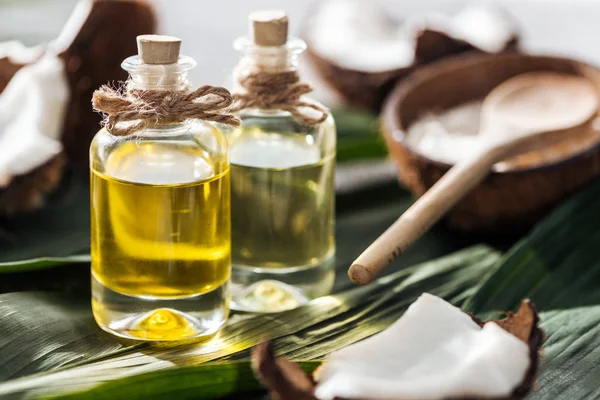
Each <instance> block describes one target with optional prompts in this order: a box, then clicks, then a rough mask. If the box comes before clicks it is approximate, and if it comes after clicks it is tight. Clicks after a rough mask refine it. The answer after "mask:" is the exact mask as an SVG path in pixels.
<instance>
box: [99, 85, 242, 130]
mask: <svg viewBox="0 0 600 400" xmlns="http://www.w3.org/2000/svg"><path fill="white" fill-rule="evenodd" d="M232 102H233V98H232V96H231V93H229V91H228V90H227V89H225V88H223V87H216V86H208V85H205V86H201V87H199V88H198V89H196V90H174V91H169V90H140V89H132V90H128V91H127V92H126V93H123V91H122V90H118V89H113V88H111V87H109V86H102V87H101V88H100V89H98V90H96V91H95V92H94V96H93V98H92V105H93V107H94V110H96V111H99V112H101V113H103V114H104V122H103V124H104V126H105V127H106V129H107V130H108V132H110V134H112V135H114V136H128V135H131V134H133V133H135V132H138V131H140V130H142V129H145V128H148V127H150V126H154V125H167V124H172V123H180V122H183V121H185V120H186V119H199V120H204V121H213V122H219V123H223V124H227V125H233V126H238V125H239V124H240V120H239V118H237V117H235V116H234V115H231V114H229V106H231V104H232Z"/></svg>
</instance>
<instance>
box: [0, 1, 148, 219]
mask: <svg viewBox="0 0 600 400" xmlns="http://www.w3.org/2000/svg"><path fill="white" fill-rule="evenodd" d="M84 18H85V21H82V25H81V29H80V31H79V32H78V34H77V35H76V37H75V39H74V40H73V42H72V43H71V44H70V45H69V46H68V47H67V48H66V49H65V50H64V51H63V52H62V53H61V54H60V55H59V57H60V58H61V59H62V60H63V61H64V63H65V66H66V73H67V80H68V83H69V88H70V94H71V97H70V100H69V103H68V105H67V108H66V109H67V112H66V115H65V120H64V124H63V131H62V136H61V141H62V143H63V146H64V151H63V152H62V153H61V154H59V155H57V156H55V157H54V158H52V159H51V160H49V161H48V162H46V163H45V164H44V165H41V166H39V167H37V168H35V169H34V170H32V171H30V172H28V173H26V174H23V175H21V176H17V177H14V178H13V180H12V181H11V183H10V184H9V186H7V187H6V188H3V189H0V216H10V215H14V214H17V213H20V212H26V211H30V210H32V209H35V208H37V207H39V206H40V205H41V204H43V200H44V198H45V197H46V195H48V194H49V193H51V192H52V191H53V190H54V189H56V187H57V186H58V185H59V184H60V182H61V177H62V175H63V173H64V170H65V168H66V167H67V165H72V166H74V167H83V166H87V162H88V149H89V145H90V142H91V140H92V138H93V137H94V135H95V133H96V131H97V130H98V129H99V128H100V121H101V116H100V115H99V114H97V113H95V112H94V111H93V109H92V107H91V99H92V93H93V91H94V90H95V89H96V88H98V87H99V86H101V85H103V84H105V83H106V82H110V81H124V80H125V79H126V78H127V73H126V72H125V71H123V70H122V69H121V67H120V66H121V62H122V61H123V59H125V58H126V57H128V56H130V55H132V54H135V53H136V41H135V38H136V37H137V36H138V35H142V34H148V33H154V32H155V31H156V17H155V12H154V9H153V8H152V7H151V6H150V4H149V3H148V2H147V1H146V0H120V1H111V0H94V1H93V3H92V7H91V8H90V12H89V14H88V15H86V16H84ZM22 66H23V65H19V64H14V63H12V62H10V61H9V60H8V59H6V58H4V59H0V92H1V91H2V90H4V88H5V87H6V85H7V84H8V82H9V80H10V79H11V78H12V76H13V75H14V74H15V73H16V72H17V71H18V70H19V68H21V67H22Z"/></svg>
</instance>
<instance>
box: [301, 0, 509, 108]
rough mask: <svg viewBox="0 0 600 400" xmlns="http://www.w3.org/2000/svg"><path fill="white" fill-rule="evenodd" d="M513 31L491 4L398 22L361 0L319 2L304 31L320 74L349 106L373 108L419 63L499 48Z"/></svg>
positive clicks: (310, 52) (506, 41) (373, 5)
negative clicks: (452, 13) (489, 5)
mask: <svg viewBox="0 0 600 400" xmlns="http://www.w3.org/2000/svg"><path fill="white" fill-rule="evenodd" d="M516 36H517V34H516V29H515V28H514V24H513V23H512V21H511V20H510V19H509V18H508V17H507V16H506V15H505V14H503V13H502V12H500V11H499V10H496V9H492V8H490V7H483V6H480V5H476V6H471V7H467V8H465V9H464V10H462V11H461V12H460V13H459V14H457V15H455V16H447V15H442V14H437V13H434V14H431V15H428V16H426V17H425V18H409V19H406V20H405V21H399V20H395V19H393V18H391V17H390V15H389V13H388V12H386V10H384V9H383V8H380V7H378V6H377V5H376V3H374V2H367V1H359V0H327V1H323V2H320V3H319V5H318V6H317V7H316V8H315V10H314V11H313V12H312V13H311V14H309V16H308V18H307V19H306V21H305V22H304V26H303V35H302V37H303V38H304V40H305V41H306V42H307V43H308V52H307V54H308V56H309V60H310V61H311V64H312V65H313V66H314V68H315V70H316V72H317V73H318V74H319V75H320V76H321V78H322V79H323V80H324V81H325V82H326V83H328V84H330V86H331V87H332V88H333V89H335V90H336V91H337V92H338V93H339V94H340V95H341V97H342V98H343V99H344V100H345V101H346V102H347V103H349V104H350V105H353V106H357V107H360V108H367V109H374V110H377V109H378V108H379V107H380V105H381V103H382V102H383V100H384V98H385V96H386V95H387V94H388V93H389V91H390V90H391V88H392V87H393V85H394V83H395V82H396V81H397V80H398V79H400V78H402V77H404V76H406V75H408V74H409V73H410V72H411V71H412V70H413V69H414V68H415V67H417V66H418V65H421V64H424V63H428V62H432V61H435V60H437V59H440V58H443V57H446V56H450V55H454V54H458V53H461V52H464V51H469V50H477V51H483V52H489V53H497V52H501V51H504V50H506V49H507V48H510V47H512V46H514V45H515V44H516Z"/></svg>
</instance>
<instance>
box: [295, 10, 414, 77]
mask: <svg viewBox="0 0 600 400" xmlns="http://www.w3.org/2000/svg"><path fill="white" fill-rule="evenodd" d="M306 28H307V29H306V38H307V40H308V42H309V44H310V46H311V50H312V51H313V52H315V53H317V54H319V56H321V57H323V58H325V59H327V60H328V61H330V62H332V63H334V64H336V65H339V66H342V67H345V68H347V69H352V70H358V71H366V72H382V71H390V70H394V69H398V68H404V67H408V66H409V65H411V64H412V62H413V60H414V45H413V43H412V41H411V40H410V39H408V38H407V37H406V35H405V32H404V30H403V29H402V26H400V25H399V24H397V23H395V22H393V21H391V20H390V18H389V16H387V15H386V14H385V13H384V12H383V11H382V10H380V9H379V8H377V7H376V6H375V5H374V4H372V3H370V2H364V1H363V2H361V1H348V0H330V1H326V2H323V3H322V5H319V8H318V9H317V11H316V12H315V13H314V15H312V16H311V18H310V19H309V20H308V23H307V26H306Z"/></svg>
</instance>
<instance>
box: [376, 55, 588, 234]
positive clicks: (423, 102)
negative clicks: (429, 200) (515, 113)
mask: <svg viewBox="0 0 600 400" xmlns="http://www.w3.org/2000/svg"><path fill="white" fill-rule="evenodd" d="M539 71H547V72H558V73H566V74H573V75H579V76H583V77H586V78H588V79H589V80H590V81H591V82H592V83H593V84H594V86H596V87H597V88H598V91H599V92H600V70H599V69H597V68H594V67H591V66H590V65H587V64H584V63H582V62H579V61H575V60H570V59H565V58H558V57H549V56H533V55H526V54H520V53H505V54H500V55H481V54H474V55H465V56H457V57H454V58H448V59H445V60H443V61H440V62H437V63H434V64H431V65H428V66H426V67H423V68H421V69H419V70H418V71H416V72H414V73H413V74H411V75H410V76H409V77H408V78H407V79H405V80H403V81H401V82H400V83H398V84H397V85H396V87H395V88H394V90H393V91H392V93H391V95H390V96H389V97H388V98H387V100H386V102H385V104H384V107H383V110H382V125H383V131H384V136H385V139H386V143H387V145H388V148H389V150H390V154H391V156H392V158H393V160H394V162H395V164H396V167H397V171H398V178H399V181H400V182H401V184H403V185H404V186H406V187H407V188H408V189H410V191H411V192H412V193H413V195H414V196H415V197H419V196H421V195H422V194H423V193H425V192H426V191H427V190H428V189H429V188H430V187H431V186H433V184H434V183H435V182H436V181H437V180H438V179H440V177H441V176H443V175H444V174H445V173H446V172H447V171H448V170H449V169H450V167H451V166H452V165H451V164H450V163H449V162H448V161H447V160H446V161H443V160H440V159H439V157H437V159H436V155H435V154H426V152H425V151H424V150H423V148H420V149H418V148H417V146H415V145H414V142H412V141H410V140H407V137H408V132H409V128H410V127H411V125H412V124H414V123H415V122H416V121H418V120H419V119H420V118H423V116H424V115H426V114H428V113H432V112H433V113H443V112H444V110H449V109H452V108H454V107H457V106H460V105H463V104H465V103H469V102H474V101H477V100H482V99H483V98H484V97H485V96H486V95H487V94H488V93H489V92H491V91H492V89H493V88H494V87H496V86H497V85H499V84H500V83H502V82H503V81H505V80H507V79H509V78H512V77H514V76H516V75H519V74H522V73H527V72H539ZM474 123H475V124H477V125H478V123H479V121H475V122H474ZM598 126H599V119H598V118H594V119H593V120H592V121H591V122H590V123H589V124H587V125H586V126H584V127H583V129H581V128H580V129H581V133H577V134H576V135H574V136H573V135H570V138H569V139H565V140H562V141H560V142H558V143H555V144H552V145H551V147H549V148H544V149H542V150H537V151H532V152H529V153H526V154H524V155H521V156H519V157H518V158H515V159H511V160H507V161H506V162H503V163H499V164H496V165H495V166H494V169H493V171H492V172H491V173H490V175H489V176H488V177H487V178H486V179H485V180H484V181H483V182H482V183H481V184H479V185H478V186H476V187H475V188H474V189H473V190H472V191H471V192H470V193H469V194H468V195H467V196H466V197H464V198H463V199H462V200H461V201H460V202H459V203H458V204H457V205H456V206H455V207H454V208H453V209H452V210H451V211H450V212H449V213H448V214H447V216H446V218H445V222H446V224H447V225H448V227H450V228H452V229H455V230H459V231H468V232H475V233H485V234H493V235H498V234H500V235H513V234H520V233H523V232H525V231H527V230H528V229H529V228H531V227H532V226H533V225H534V224H535V223H536V222H537V221H539V220H540V219H541V218H542V217H543V216H544V215H545V214H546V213H548V212H549V211H550V210H551V209H552V208H553V207H554V206H556V205H557V204H558V203H559V202H561V201H562V200H564V199H565V198H567V197H568V196H569V195H571V194H572V193H573V192H575V191H577V190H578V189H579V188H581V187H582V186H584V185H585V184H587V183H588V182H590V181H592V180H594V179H595V178H596V177H598V176H599V175H600V130H598V129H599V128H598Z"/></svg>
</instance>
